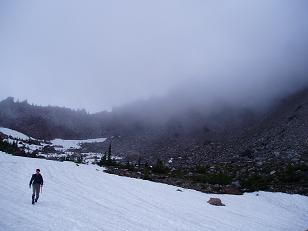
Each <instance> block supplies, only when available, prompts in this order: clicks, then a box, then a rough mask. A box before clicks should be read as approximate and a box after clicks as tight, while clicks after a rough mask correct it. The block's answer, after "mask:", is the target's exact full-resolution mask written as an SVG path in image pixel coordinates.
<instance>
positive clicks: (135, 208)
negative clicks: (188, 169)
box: [0, 152, 308, 231]
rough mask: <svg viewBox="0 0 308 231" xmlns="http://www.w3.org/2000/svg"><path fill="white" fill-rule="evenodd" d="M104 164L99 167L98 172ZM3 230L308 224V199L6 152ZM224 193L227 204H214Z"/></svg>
mask: <svg viewBox="0 0 308 231" xmlns="http://www.w3.org/2000/svg"><path fill="white" fill-rule="evenodd" d="M36 168H40V169H41V172H42V175H43V177H44V181H45V185H44V187H43V194H42V195H41V197H40V199H39V202H38V203H37V204H35V205H32V204H31V193H32V190H30V189H29V187H28V184H29V180H30V177H31V174H32V173H33V172H34V170H35V169H36ZM96 169H99V171H97V170H96ZM0 177H1V187H0V231H13V230H14V231H25V230H31V231H36V230H37V231H39V230H40V231H41V230H43V231H49V230H50V231H57V230H59V231H60V230H61V231H63V230H76V231H77V230H78V231H79V230H80V231H83V230H84V231H92V230H93V231H94V230H97V231H109V230H110V231H122V230H123V231H124V230H125V231H151V230H157V231H158V230H159V231H164V230H166V231H173V230H179V231H185V230H187V231H188V230H189V231H195V230H200V231H201V230H202V231H205V230H206V231H217V230H223V231H225V230H228V231H233V230H234V231H239V230H245V231H249V230H262V231H266V230H269V231H270V230H279V231H283V230H288V231H289V230H299V231H303V230H306V229H307V228H308V198H307V197H305V196H300V195H288V194H283V193H269V192H259V196H256V193H246V194H244V195H242V196H233V195H213V194H204V193H200V192H197V191H194V190H186V189H183V192H178V191H176V189H177V188H178V187H174V186H169V185H164V184H159V183H153V182H149V181H143V180H138V179H132V178H126V177H119V176H115V175H109V174H106V173H104V172H102V169H101V168H99V167H97V166H87V165H80V166H76V164H74V163H72V162H55V161H48V160H41V159H28V158H22V157H14V156H11V155H8V154H5V153H2V152H0ZM217 196H218V197H219V198H221V199H222V201H223V203H225V204H226V206H225V207H215V206H212V205H209V204H207V203H206V201H207V200H208V199H209V198H210V197H217Z"/></svg>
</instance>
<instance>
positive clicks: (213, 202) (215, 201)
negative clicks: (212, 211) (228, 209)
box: [207, 198, 225, 206]
mask: <svg viewBox="0 0 308 231" xmlns="http://www.w3.org/2000/svg"><path fill="white" fill-rule="evenodd" d="M207 203H209V204H211V205H215V206H225V204H223V203H222V202H221V200H220V199H219V198H210V199H209V200H208V202H207Z"/></svg>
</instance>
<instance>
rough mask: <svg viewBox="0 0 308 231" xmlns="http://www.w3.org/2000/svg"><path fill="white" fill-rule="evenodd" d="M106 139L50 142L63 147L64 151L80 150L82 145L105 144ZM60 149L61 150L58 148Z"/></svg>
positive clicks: (55, 140)
mask: <svg viewBox="0 0 308 231" xmlns="http://www.w3.org/2000/svg"><path fill="white" fill-rule="evenodd" d="M105 140H106V138H97V139H87V140H63V139H54V140H51V141H50V142H51V143H52V144H53V145H55V146H61V147H62V148H60V149H63V150H67V149H70V148H73V149H78V148H80V144H82V143H96V142H104V141H105ZM57 149H59V148H57Z"/></svg>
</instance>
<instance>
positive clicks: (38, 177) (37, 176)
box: [29, 174, 44, 186]
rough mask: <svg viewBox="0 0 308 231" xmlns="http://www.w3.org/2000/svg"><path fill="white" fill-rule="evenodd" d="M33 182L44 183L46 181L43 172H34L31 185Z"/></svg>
mask: <svg viewBox="0 0 308 231" xmlns="http://www.w3.org/2000/svg"><path fill="white" fill-rule="evenodd" d="M32 183H33V184H40V185H43V183H44V181H43V177H42V175H41V174H32V177H31V180H30V183H29V185H30V186H31V184H32Z"/></svg>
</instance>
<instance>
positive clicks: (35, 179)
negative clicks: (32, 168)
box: [29, 169, 44, 204]
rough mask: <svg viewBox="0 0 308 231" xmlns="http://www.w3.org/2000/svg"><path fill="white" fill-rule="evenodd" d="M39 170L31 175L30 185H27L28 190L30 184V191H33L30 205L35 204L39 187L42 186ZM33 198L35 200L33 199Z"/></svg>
mask: <svg viewBox="0 0 308 231" xmlns="http://www.w3.org/2000/svg"><path fill="white" fill-rule="evenodd" d="M40 171H41V170H40V169H36V173H35V174H32V177H31V180H30V183H29V188H31V184H32V189H33V193H32V204H34V203H35V202H37V200H38V198H39V194H40V187H42V186H43V183H44V182H43V177H42V175H41V173H40ZM34 197H35V199H34Z"/></svg>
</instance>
